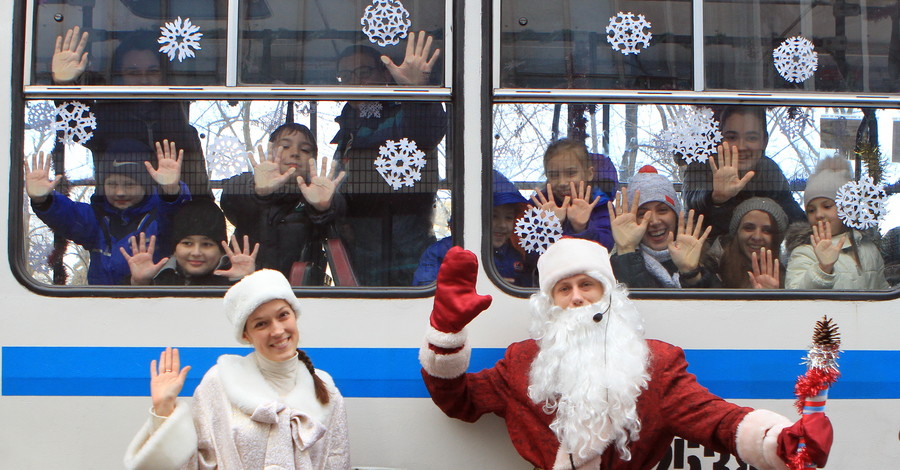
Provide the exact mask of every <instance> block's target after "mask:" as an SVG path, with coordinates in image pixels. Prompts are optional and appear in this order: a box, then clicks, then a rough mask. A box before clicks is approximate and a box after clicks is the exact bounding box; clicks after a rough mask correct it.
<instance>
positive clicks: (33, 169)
mask: <svg viewBox="0 0 900 470" xmlns="http://www.w3.org/2000/svg"><path fill="white" fill-rule="evenodd" d="M60 180H62V175H56V176H55V177H54V178H53V179H52V180H51V179H50V156H49V155H47V158H44V152H40V153H38V154H37V155H32V156H31V166H30V167H29V166H28V159H27V158H26V159H25V192H26V193H28V197H30V198H31V200H32V201H34V202H36V203H41V202H44V201H45V200H46V199H47V195H48V194H50V193H51V192H53V190H54V189H55V188H56V185H58V184H59V182H60Z"/></svg>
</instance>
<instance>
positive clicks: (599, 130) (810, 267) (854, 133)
mask: <svg viewBox="0 0 900 470" xmlns="http://www.w3.org/2000/svg"><path fill="white" fill-rule="evenodd" d="M691 118H693V120H691ZM898 122H900V111H898V110H896V109H877V110H872V109H863V108H824V107H812V108H810V107H792V106H774V107H765V106H727V105H715V106H710V107H703V106H693V105H669V104H596V105H594V104H554V103H498V104H495V105H494V110H493V142H494V145H493V170H494V172H495V179H494V189H493V193H491V192H487V193H486V195H485V197H486V198H487V197H491V201H485V204H486V207H488V206H489V207H491V209H492V218H490V219H488V220H492V221H494V220H496V219H498V217H499V219H502V216H503V215H504V214H505V212H503V211H505V210H506V209H505V207H504V206H503V205H502V204H499V203H498V202H499V201H498V194H503V193H509V192H510V191H511V190H510V189H509V188H513V187H515V188H516V189H517V194H518V195H521V196H523V197H524V198H527V199H529V203H528V204H527V205H526V204H524V203H522V200H521V199H519V200H518V203H519V204H517V205H515V206H511V207H515V208H516V209H515V210H516V214H517V215H516V216H517V217H518V219H519V220H518V221H517V222H516V225H517V226H518V227H520V228H519V229H517V232H516V233H515V234H509V233H501V231H500V230H499V229H498V228H501V227H503V224H501V223H492V225H491V226H485V227H484V228H483V230H484V231H485V233H486V234H488V233H489V234H490V235H491V243H492V245H491V248H492V251H493V253H494V257H493V261H494V268H495V269H494V271H495V273H496V274H497V275H498V277H499V278H502V279H497V281H498V282H505V283H508V284H511V285H516V286H521V287H527V286H528V285H529V283H531V284H533V283H534V278H533V276H531V277H530V276H529V275H533V267H534V261H535V259H536V257H537V253H535V252H532V251H531V250H532V249H540V248H541V247H543V246H544V243H543V241H544V238H543V237H544V234H546V232H547V231H548V230H550V231H553V229H552V227H553V226H556V230H557V231H561V232H562V234H563V235H568V236H575V237H581V238H590V239H594V240H596V241H598V242H600V243H602V244H605V245H606V246H607V247H608V248H610V250H611V251H612V252H613V261H614V262H613V267H614V269H615V270H616V274H617V276H618V278H619V280H620V281H622V282H624V283H626V284H628V285H629V287H631V288H637V289H643V288H648V289H665V288H678V287H681V288H697V289H699V288H717V289H719V288H725V289H747V291H746V292H749V289H754V288H756V289H831V290H843V291H860V292H868V291H872V290H885V289H892V288H894V287H896V286H897V285H898V279H897V276H896V274H895V273H896V269H897V268H896V265H897V264H898V258H900V256H898V255H897V253H896V252H897V248H896V234H897V230H898V229H895V230H893V231H891V229H894V228H895V227H898V226H900V199H898V198H900V196H898V195H896V193H897V192H898V188H900V182H898V181H900V164H898V163H897V162H898V161H900V146H898V145H900V124H898ZM715 132H717V133H720V134H722V135H723V138H719V137H712V136H713V134H714V133H715ZM723 141H724V142H725V143H727V144H729V145H731V146H733V147H737V148H738V152H737V153H736V154H735V155H734V156H733V159H732V161H731V162H730V163H727V162H720V165H718V166H721V168H720V169H719V170H718V171H725V173H721V174H720V176H723V177H724V176H725V175H726V174H727V173H728V172H731V173H734V174H736V176H737V178H743V177H745V176H746V175H747V174H748V172H749V171H753V172H754V174H753V175H752V176H750V177H749V178H746V179H745V180H744V181H743V182H742V183H741V184H742V186H741V187H737V186H734V187H731V188H727V187H726V186H723V184H722V182H721V181H726V179H722V178H720V179H719V180H716V182H714V178H713V170H712V166H711V164H710V163H709V162H708V161H701V160H704V159H705V158H708V157H709V156H712V157H713V158H714V159H715V160H716V161H719V157H722V159H723V160H724V159H725V157H726V155H725V153H726V152H722V155H721V156H719V155H717V153H716V152H715V151H710V152H708V153H704V152H703V151H699V150H698V149H701V148H703V145H709V143H711V142H715V143H720V142H723ZM708 148H710V149H712V147H708ZM676 149H680V150H676ZM728 153H730V152H728ZM830 158H833V159H830ZM841 158H843V159H844V160H841ZM846 159H849V161H848V160H846ZM826 160H827V162H828V163H824V164H823V163H821V162H822V161H826ZM823 166H824V169H822V167H823ZM817 168H818V169H817ZM718 171H717V172H718ZM498 174H499V175H502V177H501V178H499V179H498V176H497V175H498ZM868 177H871V178H873V179H874V181H875V182H876V183H878V184H881V185H883V188H884V190H885V193H884V194H883V196H882V197H875V198H874V200H878V201H883V202H884V208H885V212H884V214H883V215H875V213H874V212H872V211H873V210H874V209H875V208H876V204H874V203H873V200H872V199H867V198H866V197H859V196H858V194H859V193H854V192H852V191H851V189H853V188H864V187H865V184H857V185H847V183H854V182H856V181H857V180H861V181H865V178H868ZM507 181H508V182H507ZM581 181H584V182H585V184H590V185H591V188H590V189H591V190H590V192H588V191H587V188H586V187H585V188H584V189H582V188H581V187H580V184H581ZM570 182H573V183H574V184H571V185H570ZM548 183H549V184H548ZM548 186H549V188H548ZM504 188H506V189H504ZM623 188H624V189H625V191H626V192H629V196H628V200H629V203H630V205H632V208H633V202H634V200H633V199H632V198H633V196H634V192H635V190H637V189H640V200H639V201H638V208H637V209H633V210H632V212H633V214H634V215H632V216H631V219H633V220H629V217H628V216H627V215H626V216H625V217H623V218H621V219H619V220H617V222H611V219H613V220H616V219H618V217H612V218H611V217H610V214H609V213H608V210H607V204H606V203H607V201H610V200H612V201H615V199H616V192H617V190H618V191H621V190H622V189H623ZM840 188H843V190H841V194H844V193H845V192H846V194H847V196H839V195H838V194H837V192H838V191H839V189H840ZM573 189H574V191H573ZM549 191H552V192H553V197H550V194H549ZM538 192H540V194H539V193H538ZM714 193H715V194H714ZM729 194H730V196H728V197H724V198H722V197H723V196H727V195H729ZM866 194H870V193H866ZM565 197H569V200H570V203H569V205H568V206H566V205H565V199H564V198H565ZM720 198H721V199H720ZM763 198H766V199H763ZM513 199H515V198H514V197H508V198H507V200H513ZM576 199H579V201H578V203H577V204H572V203H571V201H573V200H576ZM808 199H809V200H808ZM835 200H838V202H843V201H846V202H848V203H851V204H847V205H846V206H838V205H836V203H835ZM594 201H597V204H596V206H594V207H593V208H592V209H590V206H589V204H592V203H593V202H594ZM854 202H855V203H856V204H852V203H854ZM620 207H621V204H620ZM838 207H844V208H843V209H838ZM538 208H543V209H546V210H547V211H548V212H544V213H541V214H538V213H537V209H538ZM823 208H824V209H827V211H824V212H823ZM586 209H590V210H586ZM623 209H624V208H623ZM682 209H683V210H685V211H686V212H687V211H689V210H690V209H694V210H695V211H696V213H697V214H703V216H704V220H703V227H711V228H710V235H708V236H707V238H706V244H705V247H704V249H703V252H702V255H701V256H700V257H699V258H697V259H696V260H694V261H693V264H691V263H689V262H688V261H685V258H684V257H683V256H680V257H679V256H678V255H677V254H676V255H675V256H673V252H672V251H671V245H670V244H669V242H668V240H667V234H668V232H675V231H677V230H678V224H677V219H678V212H679V211H680V210H682ZM829 211H830V212H829ZM551 212H552V213H553V216H551ZM617 213H618V212H617ZM688 214H689V213H688ZM820 214H825V215H821V216H820ZM573 215H574V217H573ZM695 215H696V214H695ZM644 217H650V220H649V222H648V226H647V228H646V229H643V230H641V229H638V228H637V227H636V223H637V221H640V220H643V218H644ZM841 217H846V219H842V218H841ZM820 218H824V219H827V220H830V221H831V223H830V224H829V225H830V227H832V230H831V231H832V232H833V233H834V237H833V242H834V243H835V244H836V243H838V240H839V239H841V240H844V242H841V243H845V244H846V247H845V249H843V251H840V252H839V253H838V251H832V252H831V254H830V255H829V254H828V253H827V251H828V250H827V247H828V246H830V245H829V244H828V243H827V237H819V238H818V239H816V240H817V241H819V240H823V239H824V240H826V243H824V244H821V245H820V246H819V250H816V249H814V248H813V246H811V242H810V235H811V233H812V226H811V225H810V224H811V221H812V222H816V223H817V224H818V220H819V219H820ZM554 219H555V220H557V222H554V221H553V220H554ZM694 220H696V217H695V218H694ZM560 222H561V223H560ZM867 222H874V226H872V227H871V228H868V229H854V228H853V226H854V224H857V226H862V225H863V224H866V223H867ZM616 223H618V224H619V227H622V229H617V228H616ZM507 227H508V225H507ZM548 227H550V228H548ZM628 228H631V229H635V230H636V231H631V234H630V233H629V231H628V230H626V229H628ZM519 230H521V231H519ZM703 230H704V231H705V228H704V229H703ZM817 230H818V227H817ZM702 233H703V232H701V231H697V235H698V236H697V237H696V238H697V239H699V238H701V234H702ZM634 234H637V235H634ZM851 234H852V237H853V240H852V242H851V241H849V238H848V237H849V235H851ZM638 235H639V236H638ZM693 235H694V234H689V236H688V237H686V238H685V239H684V240H685V241H686V242H691V241H692V240H693V239H695V237H694V236H693ZM495 238H496V241H495ZM761 248H765V249H766V250H765V251H762V252H760V251H759V250H760V249H761ZM817 251H818V254H817ZM754 252H756V259H757V266H758V269H759V270H760V271H759V275H755V276H750V275H748V271H749V272H753V271H754V270H753V259H754V254H753V253H754ZM829 256H832V257H836V258H835V259H831V258H829ZM768 257H771V259H772V261H771V263H765V261H766V260H767V259H769V258H768ZM511 260H512V261H511ZM820 262H821V263H822V265H826V266H828V267H830V268H831V272H828V271H825V269H827V268H821V267H820V266H819V264H820ZM776 264H777V265H778V267H779V269H778V273H777V274H778V275H777V276H776V275H775V274H776V273H775V269H774V267H775V265H776ZM518 267H521V269H522V270H525V271H526V272H525V273H520V272H518V271H516V268H518ZM528 270H532V271H528ZM808 272H809V273H814V274H808ZM675 273H678V275H675ZM681 274H686V275H688V276H690V277H688V278H685V277H683V276H681ZM754 281H755V284H754Z"/></svg>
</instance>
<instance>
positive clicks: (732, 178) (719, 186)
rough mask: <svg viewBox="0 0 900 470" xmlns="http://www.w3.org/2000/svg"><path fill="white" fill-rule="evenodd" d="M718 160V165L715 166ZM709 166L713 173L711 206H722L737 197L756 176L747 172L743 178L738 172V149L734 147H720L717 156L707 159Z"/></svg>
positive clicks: (751, 172)
mask: <svg viewBox="0 0 900 470" xmlns="http://www.w3.org/2000/svg"><path fill="white" fill-rule="evenodd" d="M716 159H718V165H717V164H716ZM709 165H710V166H711V167H712V173H713V191H712V202H713V204H724V203H725V202H727V201H728V200H729V199H731V198H733V197H735V196H737V194H738V193H739V192H741V191H742V190H743V189H744V186H747V183H749V182H750V180H751V179H752V178H753V175H755V174H756V172H755V171H752V170H751V171H748V172H747V174H745V175H744V176H743V177H741V176H740V173H739V172H738V148H737V147H736V146H731V147H729V146H728V145H720V146H719V147H718V154H717V155H716V156H715V157H713V158H710V159H709Z"/></svg>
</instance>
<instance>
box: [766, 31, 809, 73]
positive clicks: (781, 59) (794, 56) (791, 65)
mask: <svg viewBox="0 0 900 470" xmlns="http://www.w3.org/2000/svg"><path fill="white" fill-rule="evenodd" d="M813 47H814V46H813V43H812V42H811V41H810V40H809V39H806V38H804V37H802V36H794V37H792V38H787V39H785V40H784V42H782V43H781V45H779V46H778V47H776V48H775V50H774V51H772V58H773V59H775V69H776V70H778V73H779V74H780V75H781V76H782V77H784V79H785V80H787V81H789V82H795V83H800V82H802V81H805V80H806V79H808V78H809V77H812V76H813V72H815V71H816V69H817V68H818V67H819V54H816V52H815V51H814V50H813Z"/></svg>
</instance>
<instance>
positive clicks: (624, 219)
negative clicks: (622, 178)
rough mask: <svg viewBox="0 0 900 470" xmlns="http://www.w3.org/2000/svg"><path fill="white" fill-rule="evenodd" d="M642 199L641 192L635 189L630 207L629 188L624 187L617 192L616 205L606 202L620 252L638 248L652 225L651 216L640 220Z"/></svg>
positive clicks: (611, 226)
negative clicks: (639, 208)
mask: <svg viewBox="0 0 900 470" xmlns="http://www.w3.org/2000/svg"><path fill="white" fill-rule="evenodd" d="M640 200H641V192H640V191H639V190H638V191H635V192H634V199H633V200H632V202H631V207H630V208H629V206H628V188H622V190H621V191H619V192H618V193H616V204H615V206H614V205H613V203H612V201H610V202H607V203H606V204H607V206H606V207H607V209H608V210H609V225H610V228H611V229H612V234H613V240H615V242H616V251H617V252H618V253H620V254H625V253H631V252H633V251H635V250H637V247H638V245H640V244H641V239H643V238H644V234H645V233H647V226H648V225H650V217H644V218H643V220H641V221H638V217H637V211H638V206H639V205H640V204H638V202H639V201H640Z"/></svg>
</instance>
